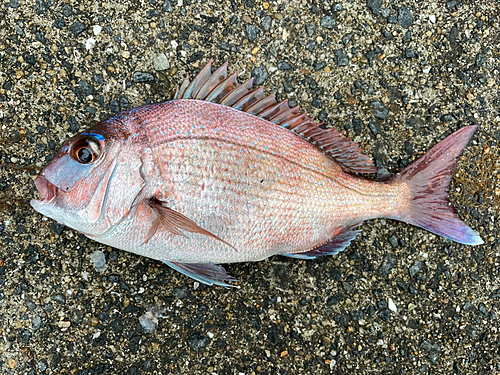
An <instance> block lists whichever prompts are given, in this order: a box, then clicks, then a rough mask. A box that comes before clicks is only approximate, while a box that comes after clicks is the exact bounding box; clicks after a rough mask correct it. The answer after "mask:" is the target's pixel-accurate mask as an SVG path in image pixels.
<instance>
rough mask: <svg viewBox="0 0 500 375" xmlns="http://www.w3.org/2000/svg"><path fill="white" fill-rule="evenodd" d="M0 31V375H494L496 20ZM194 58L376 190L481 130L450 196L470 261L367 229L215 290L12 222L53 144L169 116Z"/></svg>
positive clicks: (93, 10) (156, 4)
mask: <svg viewBox="0 0 500 375" xmlns="http://www.w3.org/2000/svg"><path fill="white" fill-rule="evenodd" d="M0 15H1V17H0V125H1V133H0V138H1V143H0V208H1V210H0V216H1V217H0V243H1V244H2V245H1V251H0V373H2V374H78V375H80V374H82V375H83V374H142V373H144V374H149V373H151V374H170V373H171V374H186V373H189V374H270V373H273V374H274V373H276V374H328V373H332V374H353V373H355V374H497V373H500V360H499V358H500V349H499V346H498V334H499V329H500V324H499V306H500V283H499V280H500V279H499V278H500V272H499V267H498V266H499V261H500V255H499V253H500V234H499V229H498V220H499V203H500V183H499V174H498V172H499V171H500V145H499V142H500V116H499V107H500V97H499V91H500V90H499V86H500V75H499V70H500V63H499V62H500V50H499V45H500V25H499V19H500V17H499V9H498V4H495V3H494V2H490V1H484V0H483V1H481V0H480V1H470V2H469V1H467V2H460V1H458V0H451V1H442V2H430V1H413V0H408V1H406V2H403V1H391V2H388V1H386V2H383V3H382V2H381V1H379V0H368V1H362V0H351V1H343V2H330V1H328V2H326V1H320V2H316V1H306V0H301V1H300V0H297V1H267V2H261V1H253V0H247V1H212V0H208V1H201V0H200V1H195V0H184V1H174V0H172V1H170V2H169V1H164V0H161V1H160V0H149V1H146V0H144V1H128V0H124V1H120V2H108V1H106V0H104V1H86V2H82V3H79V2H76V1H71V0H67V1H64V2H57V1H42V0H37V1H30V2H25V1H18V0H9V1H7V0H3V1H2V3H1V4H0ZM210 58H213V59H214V65H215V66H218V65H219V64H222V63H223V62H224V61H226V60H229V63H230V68H229V70H230V71H235V70H238V69H239V70H240V75H241V79H242V80H245V79H248V78H250V76H251V75H253V76H254V77H255V79H256V81H258V83H259V84H263V85H265V86H266V88H267V92H268V93H271V92H276V94H277V96H278V97H280V98H281V99H285V98H288V99H289V101H290V102H291V104H292V105H295V103H297V104H300V105H301V108H303V110H307V111H308V112H309V113H310V114H311V115H314V116H315V117H316V118H318V121H326V123H327V125H328V126H335V127H337V128H338V129H339V130H340V131H341V132H343V133H344V134H346V135H347V136H349V137H351V138H352V139H354V140H355V141H356V142H358V143H359V144H360V145H361V146H362V147H363V148H364V149H365V150H366V152H367V153H368V154H369V155H371V156H373V157H374V158H375V160H376V163H377V166H378V167H379V168H380V169H381V170H382V174H383V173H386V172H384V169H385V170H386V171H388V172H390V173H395V172H398V171H400V170H401V169H402V168H404V167H405V166H406V165H408V164H409V163H410V162H411V161H413V160H415V159H416V158H418V157H419V156H420V155H422V154H423V153H425V152H426V151H427V150H428V149H429V148H430V147H432V146H433V145H435V144H436V143H437V142H438V141H439V140H441V139H442V138H444V137H445V136H446V135H448V134H451V132H453V131H455V130H457V129H459V128H460V127H462V126H465V125H467V124H471V123H475V124H479V130H478V131H477V132H476V134H475V136H474V139H473V141H472V142H471V145H470V146H469V148H468V149H467V150H466V152H465V153H464V154H463V157H462V159H461V161H460V163H459V166H458V169H457V172H456V177H455V181H454V183H453V186H452V188H451V194H452V202H453V204H454V205H455V206H456V207H457V209H458V211H459V212H460V214H461V216H462V217H463V218H464V220H466V221H467V222H468V223H469V224H470V225H471V226H472V227H473V228H475V229H477V230H478V231H479V232H480V234H481V236H482V238H483V239H484V240H485V244H484V245H481V246H477V247H470V246H464V245H459V244H456V243H452V242H450V241H448V240H445V239H443V238H440V237H437V236H435V235H432V234H430V233H428V232H426V231H424V230H420V229H418V228H415V227H411V226H409V225H406V224H401V223H398V222H395V221H391V220H373V221H370V222H366V223H365V224H364V225H363V226H362V229H363V233H362V234H361V235H360V236H358V238H357V239H356V240H355V241H354V242H353V244H352V245H351V246H350V247H349V248H348V249H346V250H345V251H344V252H343V253H341V254H339V255H338V256H335V257H325V258H321V259H317V260H312V261H298V260H293V259H288V258H283V257H272V258H270V259H268V260H265V261H262V262H257V263H242V264H233V265H228V266H226V267H227V269H228V271H229V272H230V273H231V274H232V275H233V276H234V277H235V278H237V279H238V285H239V286H240V287H241V288H240V289H231V290H226V289H224V288H221V287H206V286H203V285H197V284H195V283H194V282H193V280H191V279H189V278H187V277H185V276H183V275H181V274H179V273H177V272H176V271H173V270H171V269H169V268H168V267H167V266H165V265H162V264H160V263H159V262H156V261H153V260H150V259H147V258H144V257H138V256H135V255H132V254H128V253H125V252H122V251H119V250H115V249H111V248H109V247H106V246H103V245H100V244H98V243H95V242H92V241H90V240H88V239H86V238H85V237H84V236H83V235H81V234H78V233H77V232H74V231H72V230H70V229H68V228H64V227H63V226H61V225H58V224H57V223H55V222H53V221H52V220H50V219H47V218H44V217H42V216H41V215H39V214H38V213H36V212H34V211H33V210H32V208H31V207H30V205H29V201H30V199H32V198H39V197H40V196H39V195H38V193H37V192H36V190H35V187H34V184H33V180H34V178H35V177H36V175H37V174H38V173H39V172H40V170H41V168H42V167H43V166H44V165H46V164H47V163H48V161H50V159H51V157H53V155H54V154H55V152H56V151H57V149H58V147H59V146H60V145H61V144H62V142H63V141H64V140H65V139H67V138H68V137H70V136H71V135H73V134H75V133H76V132H78V131H81V130H83V129H85V128H86V127H87V126H89V125H91V124H93V123H95V122H96V121H98V120H100V119H104V118H106V117H108V116H110V115H112V114H113V113H116V112H119V111H120V110H124V109H127V108H133V107H135V106H138V105H141V104H145V103H151V102H158V101H163V100H168V99H170V98H171V97H172V96H173V94H174V92H175V87H176V86H177V84H179V82H180V81H181V80H182V78H183V77H184V76H185V75H186V74H189V75H193V74H195V73H196V71H197V70H198V69H199V68H200V67H201V66H202V65H203V64H204V63H205V62H206V61H208V59H210ZM97 251H102V252H103V254H101V253H96V252H97ZM102 255H104V262H105V264H104V263H103V259H102Z"/></svg>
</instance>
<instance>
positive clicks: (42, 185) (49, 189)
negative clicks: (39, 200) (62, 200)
mask: <svg viewBox="0 0 500 375" xmlns="http://www.w3.org/2000/svg"><path fill="white" fill-rule="evenodd" d="M35 186H36V189H37V190H38V192H39V193H40V194H42V196H43V198H44V199H43V200H44V201H45V202H47V203H49V202H50V201H52V199H54V197H55V196H56V195H57V187H56V186H55V185H54V184H52V183H51V182H50V181H49V180H47V179H46V178H45V176H44V175H40V176H38V177H37V178H36V179H35Z"/></svg>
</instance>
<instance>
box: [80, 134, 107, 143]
mask: <svg viewBox="0 0 500 375" xmlns="http://www.w3.org/2000/svg"><path fill="white" fill-rule="evenodd" d="M82 134H83V135H90V136H91V137H94V138H97V139H98V140H100V141H104V137H103V136H102V135H100V134H97V133H82Z"/></svg>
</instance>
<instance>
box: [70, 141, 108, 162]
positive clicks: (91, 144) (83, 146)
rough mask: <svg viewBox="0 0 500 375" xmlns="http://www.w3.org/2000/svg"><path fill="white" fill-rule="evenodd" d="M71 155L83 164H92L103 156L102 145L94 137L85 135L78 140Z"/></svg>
mask: <svg viewBox="0 0 500 375" xmlns="http://www.w3.org/2000/svg"><path fill="white" fill-rule="evenodd" d="M71 156H72V157H73V159H75V160H76V161H77V162H79V163H81V164H90V163H93V162H94V161H96V160H97V159H98V158H99V156H101V145H100V143H99V141H98V140H97V139H94V138H93V137H88V136H87V137H84V138H81V139H79V140H78V141H76V143H75V144H74V145H73V147H72V152H71Z"/></svg>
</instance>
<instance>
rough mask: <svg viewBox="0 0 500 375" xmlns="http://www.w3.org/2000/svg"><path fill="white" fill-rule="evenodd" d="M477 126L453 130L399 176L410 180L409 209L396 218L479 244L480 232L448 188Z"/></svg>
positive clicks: (461, 240) (431, 230)
mask: <svg viewBox="0 0 500 375" xmlns="http://www.w3.org/2000/svg"><path fill="white" fill-rule="evenodd" d="M476 128H477V126H467V127H464V128H462V129H460V130H458V131H456V132H455V133H453V134H451V135H450V136H448V137H447V138H445V139H444V140H442V141H441V142H439V143H438V144H437V145H436V146H434V147H433V148H431V149H430V150H429V151H428V152H427V153H426V154H425V155H424V156H423V157H421V158H420V159H418V160H417V161H415V162H414V163H412V164H411V165H409V166H408V167H407V168H406V169H404V170H403V171H402V172H401V173H400V174H399V175H397V177H396V176H395V178H396V179H397V180H402V181H405V182H406V183H407V186H408V187H409V189H410V194H411V199H410V204H409V209H406V210H405V212H404V213H403V214H402V215H401V216H399V215H398V216H399V217H398V218H397V219H398V220H401V221H404V222H406V223H409V224H413V225H416V226H418V227H421V228H424V229H426V230H428V231H430V232H432V233H435V234H438V235H440V236H443V237H446V238H449V239H451V240H453V241H456V242H459V243H462V244H466V245H480V244H482V243H483V240H482V239H481V237H480V236H479V234H478V233H477V232H476V231H474V230H473V229H472V228H470V227H469V226H468V225H467V224H465V222H463V221H462V219H460V217H459V216H458V214H457V211H456V210H455V208H454V207H453V206H452V205H451V203H450V202H449V201H448V189H449V186H450V182H451V179H452V177H453V172H454V170H455V166H456V163H457V160H458V157H459V156H460V154H461V153H462V151H463V149H464V148H465V147H466V146H467V144H468V143H469V141H470V139H471V137H472V135H473V134H474V131H475V130H476Z"/></svg>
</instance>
